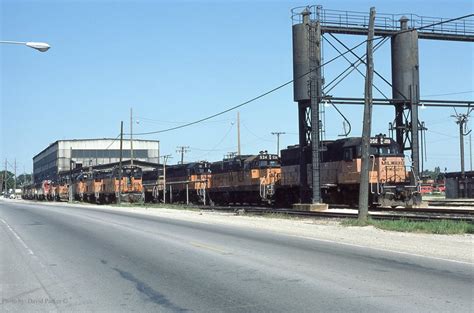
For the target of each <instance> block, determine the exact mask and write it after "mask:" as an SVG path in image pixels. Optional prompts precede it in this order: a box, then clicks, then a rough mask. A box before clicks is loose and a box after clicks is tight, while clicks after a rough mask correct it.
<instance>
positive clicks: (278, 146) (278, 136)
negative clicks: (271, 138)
mask: <svg viewBox="0 0 474 313" xmlns="http://www.w3.org/2000/svg"><path fill="white" fill-rule="evenodd" d="M284 134H285V132H272V135H276V136H277V152H276V155H278V156H280V135H284Z"/></svg>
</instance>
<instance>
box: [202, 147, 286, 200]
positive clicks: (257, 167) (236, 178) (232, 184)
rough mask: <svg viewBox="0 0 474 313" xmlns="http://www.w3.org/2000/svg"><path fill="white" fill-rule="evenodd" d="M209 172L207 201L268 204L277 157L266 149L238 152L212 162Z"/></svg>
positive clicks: (277, 170)
mask: <svg viewBox="0 0 474 313" xmlns="http://www.w3.org/2000/svg"><path fill="white" fill-rule="evenodd" d="M211 173H212V175H211V183H210V186H209V196H210V199H211V201H213V202H215V203H218V204H229V203H234V204H235V203H240V204H243V203H253V204H261V203H265V204H271V203H273V202H274V195H275V189H276V185H277V184H278V182H279V180H280V174H281V169H280V160H279V158H278V156H277V155H275V154H269V153H267V152H266V151H262V152H260V154H258V155H238V156H235V157H232V158H227V159H224V160H223V161H219V162H214V163H212V164H211Z"/></svg>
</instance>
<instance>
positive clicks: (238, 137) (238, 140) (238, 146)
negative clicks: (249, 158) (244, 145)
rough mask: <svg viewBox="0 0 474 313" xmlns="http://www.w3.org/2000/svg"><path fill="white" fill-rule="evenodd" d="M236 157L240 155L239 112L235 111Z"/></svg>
mask: <svg viewBox="0 0 474 313" xmlns="http://www.w3.org/2000/svg"><path fill="white" fill-rule="evenodd" d="M237 155H240V112H238V111H237Z"/></svg>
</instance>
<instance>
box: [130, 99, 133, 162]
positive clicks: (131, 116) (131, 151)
mask: <svg viewBox="0 0 474 313" xmlns="http://www.w3.org/2000/svg"><path fill="white" fill-rule="evenodd" d="M130 166H133V109H132V108H130Z"/></svg>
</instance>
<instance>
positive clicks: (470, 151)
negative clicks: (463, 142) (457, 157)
mask: <svg viewBox="0 0 474 313" xmlns="http://www.w3.org/2000/svg"><path fill="white" fill-rule="evenodd" d="M469 163H470V164H469V165H470V171H471V172H472V138H471V134H469Z"/></svg>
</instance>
